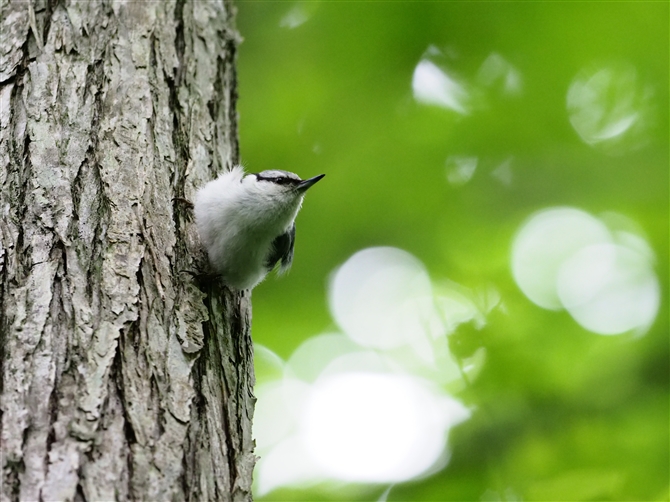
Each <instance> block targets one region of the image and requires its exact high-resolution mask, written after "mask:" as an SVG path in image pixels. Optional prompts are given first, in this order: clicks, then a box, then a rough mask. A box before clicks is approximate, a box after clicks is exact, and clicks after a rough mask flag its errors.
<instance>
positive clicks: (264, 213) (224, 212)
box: [193, 166, 325, 290]
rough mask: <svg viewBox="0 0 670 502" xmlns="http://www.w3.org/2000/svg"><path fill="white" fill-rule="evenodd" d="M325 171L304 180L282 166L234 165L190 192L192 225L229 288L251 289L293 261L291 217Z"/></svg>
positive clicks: (292, 217) (295, 214) (284, 268)
mask: <svg viewBox="0 0 670 502" xmlns="http://www.w3.org/2000/svg"><path fill="white" fill-rule="evenodd" d="M324 176H325V174H320V175H318V176H314V177H313V178H309V179H306V180H302V179H300V177H299V176H298V175H297V174H294V173H291V172H288V171H282V170H275V169H273V170H267V171H262V172H259V173H249V174H247V173H245V171H244V168H243V167H242V166H234V167H233V168H232V169H231V170H230V171H227V172H225V173H223V174H222V175H220V176H219V177H218V178H216V179H215V180H212V181H210V182H209V183H207V184H205V185H204V186H203V187H202V188H200V189H199V190H198V191H197V193H196V196H195V202H194V204H193V206H194V213H195V221H196V227H197V229H198V233H199V234H200V239H201V241H202V244H203V246H204V247H205V249H206V250H207V255H208V257H209V262H210V265H211V267H212V269H213V271H214V272H215V274H216V275H218V276H220V277H221V279H222V280H223V282H224V283H225V284H226V285H227V286H229V287H230V288H232V289H236V290H245V289H253V288H254V287H255V286H256V285H258V284H259V283H260V282H261V281H263V279H265V277H266V276H267V274H268V273H269V272H270V271H272V270H273V269H275V268H276V267H277V266H278V268H279V272H280V273H284V272H286V271H288V269H289V268H290V267H291V264H292V262H293V250H294V246H295V218H296V216H297V214H298V211H300V207H301V206H302V201H303V198H304V196H305V192H306V191H307V190H308V189H309V188H310V187H312V186H313V185H314V184H315V183H316V182H318V181H319V180H321V179H322V178H323V177H324Z"/></svg>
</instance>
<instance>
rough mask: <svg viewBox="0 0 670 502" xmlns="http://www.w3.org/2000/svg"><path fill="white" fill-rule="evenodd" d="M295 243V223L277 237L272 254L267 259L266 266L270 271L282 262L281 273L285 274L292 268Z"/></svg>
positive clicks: (273, 242) (272, 247)
mask: <svg viewBox="0 0 670 502" xmlns="http://www.w3.org/2000/svg"><path fill="white" fill-rule="evenodd" d="M294 243H295V223H294V224H293V225H291V227H290V228H289V229H288V230H287V231H286V232H284V233H283V234H281V235H279V236H277V237H276V238H275V240H273V241H272V246H270V254H268V257H267V258H266V259H265V266H266V267H267V268H268V270H272V269H273V268H275V266H276V265H277V264H278V263H279V262H281V264H280V271H281V272H285V271H287V270H288V269H289V268H290V267H291V263H292V262H293V246H294Z"/></svg>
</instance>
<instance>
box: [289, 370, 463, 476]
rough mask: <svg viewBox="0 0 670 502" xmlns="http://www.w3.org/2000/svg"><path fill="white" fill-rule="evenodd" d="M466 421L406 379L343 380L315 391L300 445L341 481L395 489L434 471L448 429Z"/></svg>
mask: <svg viewBox="0 0 670 502" xmlns="http://www.w3.org/2000/svg"><path fill="white" fill-rule="evenodd" d="M469 415H470V413H469V411H468V410H467V409H466V408H465V407H464V406H463V405H462V404H460V403H459V402H457V401H455V400H454V399H451V398H448V397H445V396H444V395H441V394H440V393H439V392H435V391H434V390H433V389H431V388H430V387H429V386H428V385H427V382H424V381H421V380H419V379H417V378H414V377H411V376H407V375H392V374H383V373H369V372H365V373H342V374H339V375H333V376H329V377H326V378H325V379H323V380H322V381H320V382H318V383H317V385H315V386H314V388H313V389H312V394H311V397H310V398H309V400H308V402H307V406H306V410H305V416H304V420H305V423H304V427H303V428H302V438H303V441H304V444H305V448H306V449H307V450H308V451H309V452H310V454H311V455H312V457H313V458H314V459H315V461H316V462H317V463H318V464H319V465H320V466H321V468H322V469H323V470H324V471H326V472H329V473H330V474H332V475H333V476H335V477H337V478H339V479H342V480H346V481H352V482H367V483H370V482H373V483H389V482H400V481H404V480H407V479H411V478H414V477H416V476H418V475H419V474H421V473H422V472H424V471H425V470H427V469H428V468H429V467H431V466H432V465H433V464H434V463H435V462H436V461H437V460H438V459H439V458H440V456H441V455H442V452H443V448H444V442H445V439H446V437H445V435H446V433H447V432H448V430H449V428H450V427H452V426H453V425H456V424H458V423H460V422H462V421H463V420H465V419H467V418H468V417H469Z"/></svg>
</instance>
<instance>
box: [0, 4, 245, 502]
mask: <svg viewBox="0 0 670 502" xmlns="http://www.w3.org/2000/svg"><path fill="white" fill-rule="evenodd" d="M233 14H234V9H233V7H232V5H231V4H230V3H228V1H224V0H218V1H217V0H208V1H199V0H176V1H175V0H171V1H170V0H164V1H160V2H156V1H150V2H138V1H130V2H110V1H107V0H96V1H85V2H76V1H74V0H60V1H59V0H30V1H26V0H0V208H1V210H2V220H1V222H0V225H1V226H0V373H1V374H2V379H1V380H0V423H1V437H0V441H1V443H0V463H1V464H2V478H1V479H0V500H3V501H5V500H6V501H10V500H23V501H38V500H45V501H47V500H91V501H98V500H158V501H168V500H203V501H209V500H250V499H251V494H250V493H251V474H252V469H253V465H254V456H253V453H252V449H253V444H252V439H251V418H252V414H253V403H254V397H253V394H252V386H253V379H254V377H253V368H252V347H251V339H250V336H249V325H250V299H249V296H248V294H239V293H233V292H231V291H228V290H226V289H225V288H222V287H220V286H219V285H217V284H216V283H215V282H201V281H200V280H199V279H198V278H199V274H198V271H199V270H201V266H202V259H203V258H202V257H203V253H202V250H201V247H200V243H199V240H198V236H197V231H196V230H195V225H194V222H193V215H192V213H191V210H190V208H188V207H187V205H185V204H183V203H182V202H180V201H179V198H192V197H193V195H194V193H195V190H196V189H197V188H198V187H200V186H201V185H202V184H204V183H205V182H206V181H208V180H209V179H211V178H212V177H214V176H216V174H217V173H219V172H221V171H223V170H224V169H229V168H230V167H231V166H232V165H234V164H235V163H237V162H238V145H237V124H236V111H235V99H236V89H235V86H236V81H235V53H236V43H237V34H236V31H235V27H234V19H233V17H234V16H233ZM175 197H177V199H175Z"/></svg>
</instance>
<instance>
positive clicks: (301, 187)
mask: <svg viewBox="0 0 670 502" xmlns="http://www.w3.org/2000/svg"><path fill="white" fill-rule="evenodd" d="M324 176H325V174H319V175H318V176H314V177H313V178H310V179H308V180H302V181H301V182H300V183H298V187H297V188H298V191H300V192H304V191H306V190H307V189H308V188H309V187H311V186H312V185H313V184H314V183H316V182H317V181H319V180H320V179H321V178H323V177H324Z"/></svg>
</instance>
